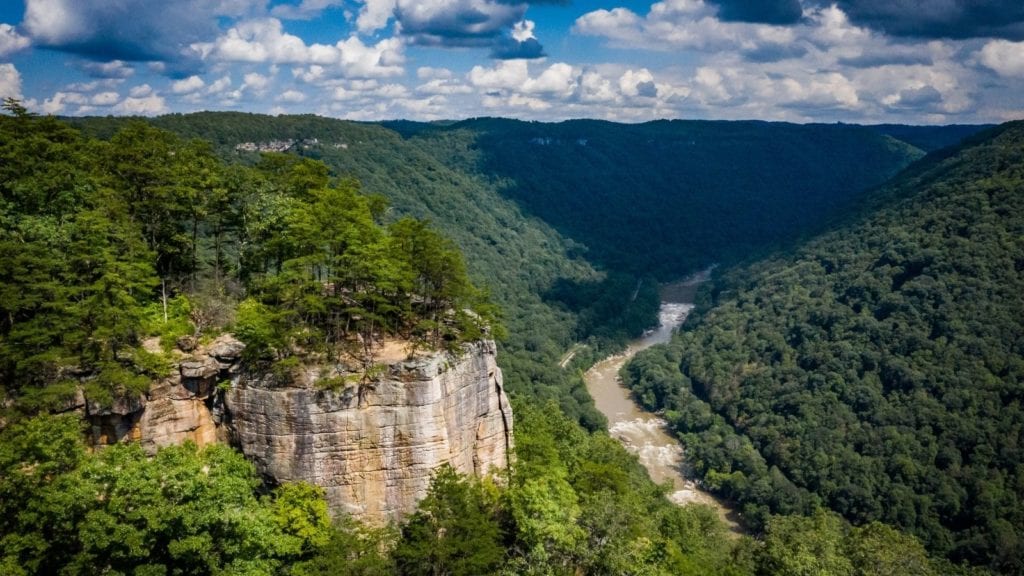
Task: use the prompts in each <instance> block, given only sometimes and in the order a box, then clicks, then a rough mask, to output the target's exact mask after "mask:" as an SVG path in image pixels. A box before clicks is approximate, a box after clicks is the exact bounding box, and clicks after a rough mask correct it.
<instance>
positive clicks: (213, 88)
mask: <svg viewBox="0 0 1024 576" xmlns="http://www.w3.org/2000/svg"><path fill="white" fill-rule="evenodd" d="M230 87H231V75H230V74H228V75H226V76H221V77H220V78H218V79H216V80H214V81H213V83H212V84H210V86H209V87H208V88H207V89H206V93H207V94H220V93H221V92H223V91H225V90H227V89H228V88H230Z"/></svg>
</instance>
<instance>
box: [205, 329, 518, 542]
mask: <svg viewBox="0 0 1024 576" xmlns="http://www.w3.org/2000/svg"><path fill="white" fill-rule="evenodd" d="M341 376H343V375H342V374H337V373H328V374H321V373H316V374H312V373H311V374H307V375H306V376H305V377H304V378H299V379H297V380H298V381H296V382H295V383H292V384H290V385H289V386H288V387H281V386H279V385H277V384H276V383H275V382H274V380H273V379H271V378H263V379H259V378H253V379H247V378H242V379H240V380H239V381H238V382H237V383H236V384H235V385H234V386H233V387H232V388H231V389H230V390H229V391H228V392H227V393H226V395H225V400H226V407H227V414H228V415H229V420H228V427H229V428H230V430H231V432H232V438H233V439H234V441H235V442H237V443H238V445H239V446H240V447H241V449H242V451H243V452H244V453H245V454H246V455H247V456H248V457H249V458H251V459H252V460H253V461H254V462H255V463H256V466H257V467H258V469H259V470H260V471H261V472H262V473H264V474H265V475H267V476H268V477H270V478H273V479H274V480H276V481H289V480H305V481H308V482H311V483H314V484H317V485H319V486H322V487H323V488H324V489H325V490H326V493H327V501H328V504H329V505H330V507H331V510H332V512H334V513H335V514H337V513H338V512H346V513H349V514H352V515H354V516H356V517H358V518H362V519H364V520H368V521H371V522H382V521H387V520H397V519H400V518H401V517H402V516H403V515H405V514H407V513H409V512H411V511H412V510H413V509H414V508H415V505H416V502H418V501H419V500H420V499H421V498H422V497H423V496H424V495H425V494H426V491H427V488H428V486H429V484H430V478H431V473H432V472H433V470H435V469H436V468H437V467H438V466H441V465H442V464H451V465H452V466H453V467H454V468H455V469H456V470H458V471H460V472H462V473H470V474H478V475H479V474H484V473H487V472H490V471H501V470H503V469H504V468H505V467H506V466H507V464H508V456H509V451H510V448H511V439H512V434H511V431H512V412H511V409H510V407H509V404H508V399H507V397H506V396H505V392H504V389H503V386H502V378H501V370H500V369H499V368H498V367H497V365H496V364H495V346H494V343H493V342H489V341H484V342H478V343H475V344H472V345H468V346H466V347H465V349H464V350H463V352H462V353H460V354H457V355H453V354H447V353H437V354H432V355H430V356H426V357H423V358H417V359H414V360H408V361H404V362H398V363H394V364H390V365H388V366H387V369H386V370H385V371H384V373H383V374H382V375H380V376H377V377H375V378H373V379H363V381H362V382H361V383H350V384H348V385H347V386H344V385H336V386H333V389H324V388H322V386H323V384H322V383H323V382H325V381H332V382H338V381H339V377H341ZM327 379H331V380H327ZM342 381H344V380H342ZM318 382H320V383H321V384H319V385H318Z"/></svg>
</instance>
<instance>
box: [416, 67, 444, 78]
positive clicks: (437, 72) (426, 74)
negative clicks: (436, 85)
mask: <svg viewBox="0 0 1024 576" xmlns="http://www.w3.org/2000/svg"><path fill="white" fill-rule="evenodd" d="M416 77H417V78H419V79H420V80H429V79H431V78H440V79H447V78H451V77H452V71H451V70H449V69H447V68H433V67H430V66H420V67H419V68H417V69H416Z"/></svg>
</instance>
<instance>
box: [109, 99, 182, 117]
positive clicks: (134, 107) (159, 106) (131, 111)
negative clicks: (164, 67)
mask: <svg viewBox="0 0 1024 576" xmlns="http://www.w3.org/2000/svg"><path fill="white" fill-rule="evenodd" d="M113 111H114V112H116V113H118V114H126V115H132V116H155V115H157V114H166V113H167V112H169V111H170V110H169V109H168V108H167V103H166V102H165V101H164V99H163V97H162V96H159V95H157V94H150V95H149V96H144V97H140V98H133V97H130V96H129V97H128V98H125V99H124V100H122V101H121V102H119V103H118V104H117V105H116V106H114V107H113Z"/></svg>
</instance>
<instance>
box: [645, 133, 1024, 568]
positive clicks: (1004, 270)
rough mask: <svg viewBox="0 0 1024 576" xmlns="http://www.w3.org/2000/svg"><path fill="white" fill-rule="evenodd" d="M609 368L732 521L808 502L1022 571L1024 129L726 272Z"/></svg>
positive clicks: (958, 151)
mask: <svg viewBox="0 0 1024 576" xmlns="http://www.w3.org/2000/svg"><path fill="white" fill-rule="evenodd" d="M625 379H626V382H627V383H628V385H629V386H630V387H631V388H632V389H633V391H634V392H635V394H636V395H637V397H638V398H639V399H640V400H641V401H642V402H643V403H644V404H645V405H647V406H648V407H649V408H651V409H658V410H665V415H666V418H667V419H668V421H669V422H670V425H671V426H672V427H673V428H674V429H675V430H676V431H677V432H678V433H679V434H680V436H681V437H682V438H683V440H684V442H685V444H686V446H687V454H688V456H689V458H690V459H691V460H692V462H693V463H694V466H695V468H696V470H697V472H698V473H699V474H700V475H701V476H702V477H703V479H704V482H705V484H706V485H707V486H709V487H711V488H712V489H714V490H716V491H718V492H719V493H721V494H723V495H725V496H727V497H729V498H731V499H735V500H737V501H738V502H739V503H741V504H742V506H743V509H744V511H745V515H746V516H747V517H748V518H752V519H760V520H761V521H763V520H764V519H765V518H766V515H767V514H768V513H782V514H789V513H793V512H806V511H808V510H810V509H812V508H813V507H814V506H816V505H817V504H819V503H820V504H824V505H825V506H827V507H828V508H831V509H832V510H835V511H837V512H839V513H840V514H842V515H843V516H844V517H846V518H847V519H849V520H850V521H851V522H853V523H855V524H864V523H867V522H871V521H874V520H880V521H882V522H885V523H887V524H890V525H893V526H897V527H900V528H903V529H905V530H907V531H908V532H910V533H912V534H915V535H916V536H918V537H919V538H921V540H922V541H923V542H925V543H926V545H927V546H928V547H929V549H930V550H931V551H933V552H934V553H937V554H940V555H943V556H947V557H948V558H950V559H952V560H953V561H956V562H960V561H968V562H971V563H973V564H977V565H981V566H985V567H987V568H990V569H992V570H995V571H998V572H1002V573H1005V574H1024V407H1022V404H1024V123H1021V122H1016V123H1010V124H1006V125H1003V126H1000V127H998V128H995V129H991V130H989V131H986V132H984V133H981V134H979V135H977V136H974V137H972V138H971V139H970V140H969V141H968V142H967V143H965V144H964V145H962V146H961V147H958V148H955V149H949V150H945V151H941V152H938V153H935V154H933V155H932V156H929V157H927V158H926V159H924V160H923V161H921V162H919V163H918V164H916V165H914V166H912V167H911V168H910V169H908V170H907V171H906V172H904V173H903V175H902V176H900V177H899V178H897V179H896V180H895V181H894V182H892V183H891V184H889V185H888V186H886V187H885V188H883V189H881V190H879V191H877V192H875V193H873V194H871V195H870V196H869V197H868V198H867V202H865V203H864V204H862V205H861V206H860V210H859V212H858V214H857V215H856V216H855V217H851V218H850V219H849V220H848V221H847V222H846V223H845V224H844V225H842V226H840V227H838V228H836V229H835V230H833V231H831V232H829V233H827V234H824V235H822V236H819V237H817V238H815V239H813V240H812V241H810V242H807V243H805V244H803V245H801V246H800V247H798V248H796V249H795V250H793V251H792V252H790V253H787V254H783V255H779V256H776V257H773V258H771V259H768V260H765V261H763V262H760V263H757V264H754V265H752V266H749V267H746V268H738V269H733V270H731V271H728V272H726V273H724V274H723V275H722V276H721V277H720V278H717V279H715V281H714V285H713V288H712V289H710V290H708V291H707V292H706V293H705V294H704V301H703V302H701V303H700V305H699V307H698V311H697V313H695V314H694V315H693V316H692V318H691V319H690V320H689V321H688V324H687V326H686V327H685V328H684V331H683V332H682V333H681V334H679V335H678V336H677V337H676V338H675V339H674V341H673V342H672V343H671V344H670V345H669V346H668V347H663V348H657V349H652V350H650V351H648V352H645V353H643V354H640V355H638V357H637V358H636V359H635V360H634V361H633V362H632V363H631V364H630V365H629V366H628V368H627V370H626V376H625ZM769 524H770V521H769Z"/></svg>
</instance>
